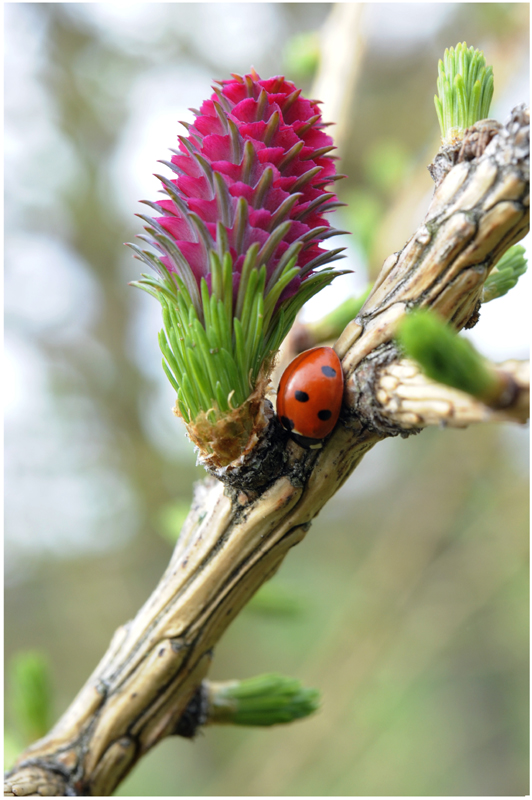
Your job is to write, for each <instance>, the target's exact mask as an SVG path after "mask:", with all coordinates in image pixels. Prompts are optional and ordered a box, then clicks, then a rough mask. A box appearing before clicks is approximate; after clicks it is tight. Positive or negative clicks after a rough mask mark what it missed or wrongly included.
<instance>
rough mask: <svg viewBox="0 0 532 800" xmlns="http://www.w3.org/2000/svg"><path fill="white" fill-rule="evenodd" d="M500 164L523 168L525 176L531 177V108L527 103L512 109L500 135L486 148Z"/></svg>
mask: <svg viewBox="0 0 532 800" xmlns="http://www.w3.org/2000/svg"><path fill="white" fill-rule="evenodd" d="M486 155H489V156H492V157H493V158H494V160H495V162H496V163H497V165H498V166H501V167H505V166H514V167H519V168H520V169H521V170H522V174H523V178H524V179H525V180H529V178H530V109H529V108H528V107H527V105H526V103H521V105H518V106H516V107H515V108H514V109H512V112H511V114H510V117H509V118H508V120H507V121H506V123H505V125H504V127H503V128H501V130H500V132H499V135H498V137H497V138H496V139H495V140H494V141H493V142H492V143H491V144H490V146H489V148H486Z"/></svg>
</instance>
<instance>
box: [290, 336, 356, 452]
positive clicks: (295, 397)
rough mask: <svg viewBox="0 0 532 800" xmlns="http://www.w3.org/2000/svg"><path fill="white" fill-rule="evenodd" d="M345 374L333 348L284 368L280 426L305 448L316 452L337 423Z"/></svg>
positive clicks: (321, 349) (308, 352) (311, 353)
mask: <svg viewBox="0 0 532 800" xmlns="http://www.w3.org/2000/svg"><path fill="white" fill-rule="evenodd" d="M343 394H344V373H343V371H342V365H341V363H340V359H339V358H338V356H337V355H336V353H335V352H334V350H333V349H332V347H314V348H313V349H312V350H306V351H305V352H304V353H301V354H300V355H298V356H297V358H295V359H294V360H293V361H292V362H291V363H290V364H289V365H288V366H287V368H286V369H285V371H284V372H283V375H282V377H281V381H280V383H279V389H278V392H277V416H278V417H279V420H280V422H281V425H282V426H283V427H284V428H286V429H287V430H289V431H290V433H291V435H292V438H293V439H295V440H296V442H297V443H298V444H300V445H301V446H302V447H306V448H311V449H317V448H319V447H321V446H322V444H323V442H322V440H323V439H325V437H326V436H328V435H329V434H330V433H331V431H332V430H333V428H334V426H335V425H336V423H337V422H338V416H339V414H340V408H341V406H342V397H343Z"/></svg>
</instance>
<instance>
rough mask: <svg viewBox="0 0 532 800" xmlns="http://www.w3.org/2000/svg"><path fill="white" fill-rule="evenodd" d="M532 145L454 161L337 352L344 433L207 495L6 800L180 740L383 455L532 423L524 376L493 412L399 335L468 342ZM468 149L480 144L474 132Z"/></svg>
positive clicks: (512, 366)
mask: <svg viewBox="0 0 532 800" xmlns="http://www.w3.org/2000/svg"><path fill="white" fill-rule="evenodd" d="M528 138H529V115H528V111H527V110H525V109H524V108H523V107H520V108H518V109H516V110H515V111H514V112H513V114H512V117H511V119H510V121H509V123H508V124H507V125H506V126H505V127H503V128H500V130H498V133H497V135H495V136H494V138H492V140H491V142H490V143H489V144H488V145H487V146H485V142H484V145H483V146H482V147H481V148H480V152H479V150H478V147H477V149H476V150H475V151H472V150H471V148H470V149H469V151H468V148H467V146H462V147H460V148H457V149H456V150H455V151H454V152H449V150H448V149H447V151H446V153H445V164H446V165H445V167H444V169H443V175H442V174H440V175H439V184H438V186H437V189H436V192H435V194H434V197H433V199H432V202H431V204H430V206H429V209H428V212H427V216H426V218H425V221H424V222H423V224H422V225H421V226H420V228H419V229H418V230H417V231H416V233H415V234H414V236H412V238H411V239H410V240H409V242H408V243H407V244H406V245H405V247H404V248H403V250H402V251H401V252H400V253H396V254H394V255H392V256H390V258H389V259H387V261H386V262H385V264H384V266H383V268H382V270H381V273H380V275H379V277H378V280H377V282H376V284H375V286H374V288H373V291H372V293H371V295H370V296H369V298H368V300H367V301H366V303H365V305H364V307H363V308H362V310H361V312H360V314H359V315H358V317H357V319H356V320H354V321H353V322H351V323H350V324H349V325H348V326H347V328H346V330H345V331H344V333H343V334H342V336H341V337H340V339H339V341H338V343H337V345H336V348H337V351H338V352H339V354H340V355H341V357H342V359H343V367H344V371H345V374H346V387H347V388H346V393H345V398H344V400H345V404H344V411H343V415H342V420H341V424H340V425H338V426H337V428H336V430H335V432H334V433H333V435H332V436H331V438H330V439H329V440H328V441H327V443H326V445H325V446H324V448H323V449H322V450H321V451H303V450H302V449H301V448H300V447H299V446H298V445H297V444H295V443H294V442H289V443H288V445H287V446H286V445H285V444H284V440H281V439H280V438H279V436H278V434H279V431H278V427H277V425H278V424H277V421H276V419H275V417H272V419H271V421H270V424H269V426H268V429H267V431H266V433H265V434H264V438H263V443H262V445H261V443H259V445H258V446H257V447H256V448H255V450H254V451H253V454H252V458H251V462H250V467H251V468H250V467H248V469H247V471H246V470H244V468H243V469H242V471H241V473H240V474H237V475H235V476H233V479H232V483H231V485H224V483H223V482H221V481H220V480H214V479H212V478H210V479H207V480H206V481H203V482H202V483H201V484H199V486H198V487H197V491H196V495H195V498H194V502H193V505H192V508H191V511H190V514H189V516H188V518H187V521H186V523H185V525H184V528H183V530H182V533H181V536H180V538H179V540H178V543H177V545H176V548H175V550H174V553H173V556H172V559H171V561H170V564H169V566H168V568H167V570H166V572H165V573H164V575H163V577H162V578H161V581H160V583H159V585H158V586H157V587H156V589H155V590H154V592H153V594H152V595H151V596H150V597H149V598H148V600H147V601H146V603H145V604H144V606H143V607H142V608H141V609H140V611H139V612H138V614H137V616H136V617H135V619H134V620H132V621H131V622H129V623H127V624H126V625H125V626H123V627H122V628H119V629H118V630H117V632H116V633H115V636H114V638H113V640H112V642H111V645H110V647H109V650H108V652H107V653H106V654H105V656H104V657H103V659H102V661H101V662H100V664H99V665H98V666H97V667H96V669H95V671H94V672H93V674H92V675H91V676H90V678H89V679H88V681H87V683H86V684H85V686H84V687H83V688H82V689H81V691H80V693H79V694H78V696H77V697H76V699H75V700H74V702H73V703H72V705H71V706H70V708H69V709H68V710H67V711H66V713H65V714H64V715H63V717H62V718H61V719H60V720H59V722H58V723H57V724H56V726H55V727H54V728H53V729H52V730H51V731H50V733H49V734H48V735H47V736H46V737H45V738H43V739H41V740H40V741H38V742H36V743H35V744H34V745H32V746H31V747H29V748H28V749H27V750H26V751H25V752H24V753H23V754H22V755H21V756H20V758H19V760H18V762H17V764H16V766H15V767H14V768H13V770H12V771H11V772H10V774H9V775H8V777H7V781H6V784H5V792H6V794H8V795H17V796H22V795H65V794H69V795H79V794H90V795H107V794H111V793H112V792H113V790H114V789H115V788H116V786H117V785H118V784H119V783H120V781H121V780H122V779H123V778H124V776H125V775H126V774H127V773H128V772H129V770H130V769H131V767H132V766H133V765H134V763H135V762H136V761H137V760H138V759H139V758H141V757H142V756H143V755H144V754H145V753H146V752H147V751H148V750H150V749H151V747H153V746H154V745H155V744H157V742H159V741H160V740H161V739H162V738H164V737H165V736H169V735H172V734H176V733H179V732H180V720H182V718H183V714H184V712H185V711H186V709H187V706H188V704H189V702H190V701H191V699H192V698H193V697H194V696H196V695H197V692H198V690H199V689H200V687H201V684H202V682H203V681H204V679H205V677H206V675H207V673H208V668H209V664H210V662H211V659H212V654H213V648H214V646H215V645H216V642H217V641H218V640H219V638H220V636H221V635H222V634H223V632H224V631H225V629H226V628H227V626H228V625H229V623H230V622H231V621H232V620H233V619H234V618H235V616H236V615H237V614H238V613H239V612H240V610H241V609H242V607H243V606H244V605H245V604H246V602H247V601H248V600H249V598H250V597H251V596H252V595H253V594H254V593H255V592H256V591H257V589H258V588H259V587H260V586H261V584H262V583H264V581H266V580H268V579H269V578H270V577H271V576H272V575H273V574H274V573H275V571H276V570H277V569H278V567H279V565H280V564H281V562H282V560H283V559H284V557H285V556H286V554H287V553H288V550H289V549H290V548H291V547H293V546H294V545H295V544H297V543H299V542H300V541H301V540H302V539H303V537H304V536H305V534H306V532H307V531H308V529H309V527H310V525H311V522H312V519H313V518H314V517H315V516H316V515H317V514H318V513H319V511H320V509H321V508H322V507H323V506H324V505H325V503H326V502H327V501H328V500H329V498H330V497H332V495H333V494H334V493H335V492H336V491H337V490H338V489H339V487H340V486H341V485H342V484H343V483H344V481H345V480H346V479H347V477H348V476H349V475H350V474H351V472H352V471H353V470H354V469H355V468H356V467H357V466H358V464H359V463H360V461H361V459H362V457H363V456H364V454H365V453H366V452H367V451H368V450H369V449H370V448H371V447H373V446H374V445H375V444H376V443H377V442H379V441H381V440H383V439H385V438H387V437H388V436H395V435H403V436H407V435H409V433H411V432H412V431H413V430H419V429H420V428H422V427H423V426H425V425H431V424H438V423H440V422H444V423H447V424H451V425H452V424H457V425H461V424H468V423H469V422H472V421H485V420H488V419H517V420H523V419H524V418H525V416H526V414H525V405H526V404H525V398H526V396H527V392H528V373H527V371H526V368H525V366H524V365H520V364H517V363H515V362H514V363H507V364H506V365H502V366H501V368H500V369H501V370H503V372H505V373H507V374H508V375H509V376H510V377H511V379H512V380H513V381H514V383H515V386H516V387H517V389H516V391H515V392H513V394H512V395H511V398H510V400H509V402H508V403H507V407H506V408H505V409H500V410H498V411H494V410H490V409H489V408H488V407H487V406H484V405H483V404H481V403H478V401H474V400H473V399H472V398H469V397H468V396H467V395H463V394H462V393H459V392H456V391H455V390H452V389H449V388H448V387H442V386H441V385H439V384H435V383H434V382H431V381H428V380H427V379H425V378H423V377H422V376H421V375H420V374H419V371H418V370H417V368H416V367H415V366H413V365H412V364H411V362H405V361H404V359H402V355H401V353H400V351H399V349H398V346H397V345H396V344H395V343H394V340H393V336H394V332H395V330H396V328H397V325H398V322H399V321H400V320H401V319H402V318H403V317H404V315H405V314H406V313H407V312H408V311H409V310H410V309H412V308H414V307H419V306H425V307H431V308H433V309H435V310H437V311H438V312H439V314H440V315H441V316H442V317H444V318H445V319H448V320H450V321H451V322H452V324H453V325H454V326H455V327H456V328H457V329H460V328H462V327H467V326H470V325H471V324H474V321H475V318H476V316H477V314H478V307H479V304H480V297H481V290H482V286H483V283H484V281H485V279H486V277H487V276H488V274H489V272H490V269H491V268H492V266H493V265H494V264H495V263H496V261H497V260H498V259H499V258H500V257H501V256H502V255H503V253H504V252H505V251H506V250H507V249H508V248H509V247H510V246H511V245H513V244H514V243H515V242H517V241H519V240H520V239H521V238H522V237H523V236H524V235H525V233H526V232H527V230H528V204H529V146H528ZM469 139H470V141H471V142H473V141H474V142H477V144H478V135H477V134H476V132H475V131H472V132H470V133H469ZM464 145H467V136H466V140H465V142H464ZM459 151H460V152H459ZM440 155H441V154H440ZM440 162H441V159H440ZM440 165H441V163H440ZM266 462H268V469H267V470H266V472H262V473H261V469H260V467H261V464H262V465H264V464H265V463H266ZM261 474H262V475H263V481H264V482H263V483H261V482H260V479H259V478H257V476H260V475H261ZM264 475H267V477H266V478H264Z"/></svg>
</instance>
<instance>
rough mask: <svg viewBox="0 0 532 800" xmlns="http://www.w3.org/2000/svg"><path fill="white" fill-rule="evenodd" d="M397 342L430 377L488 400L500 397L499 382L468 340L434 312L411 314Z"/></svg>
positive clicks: (401, 327) (402, 327)
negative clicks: (498, 393) (497, 395)
mask: <svg viewBox="0 0 532 800" xmlns="http://www.w3.org/2000/svg"><path fill="white" fill-rule="evenodd" d="M397 339H398V340H399V343H400V344H401V346H402V348H403V350H404V351H405V353H406V355H407V356H408V357H409V358H412V359H414V360H415V361H417V362H418V364H419V365H420V367H421V369H422V370H423V372H424V373H425V375H427V376H428V377H429V378H432V380H435V381H438V383H444V384H446V385H447V386H452V387H453V388H455V389H460V390H461V391H462V392H467V393H468V394H470V395H472V396H473V397H477V398H478V399H480V400H483V401H485V402H486V401H487V399H488V398H491V397H493V395H495V394H497V391H498V388H499V386H500V379H499V377H498V376H497V374H496V373H495V372H494V370H493V369H492V368H491V367H490V366H489V364H488V363H487V362H486V360H485V359H484V358H483V357H482V356H481V355H480V353H478V352H477V351H476V350H475V348H474V347H473V345H472V344H470V342H469V341H468V340H467V339H464V338H462V337H461V336H458V335H457V334H456V332H455V331H454V330H453V329H452V328H451V327H450V326H449V325H447V324H446V323H445V322H443V320H442V319H440V317H438V316H437V314H435V313H434V312H432V311H428V310H425V309H420V310H418V311H414V312H413V313H411V314H408V315H407V316H406V317H405V319H404V320H403V322H402V323H401V325H400V327H399V330H398V332H397Z"/></svg>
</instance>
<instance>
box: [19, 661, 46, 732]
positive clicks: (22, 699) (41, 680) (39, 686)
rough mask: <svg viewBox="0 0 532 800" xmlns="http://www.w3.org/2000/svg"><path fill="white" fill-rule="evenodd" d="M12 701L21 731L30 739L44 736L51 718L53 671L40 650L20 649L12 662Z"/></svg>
mask: <svg viewBox="0 0 532 800" xmlns="http://www.w3.org/2000/svg"><path fill="white" fill-rule="evenodd" d="M10 683H11V702H12V707H13V712H14V715H15V718H16V720H17V723H18V725H19V727H20V730H21V733H22V735H23V736H24V738H25V739H26V740H27V741H33V740H34V739H39V738H40V737H41V736H44V735H45V733H46V732H47V730H48V728H49V727H50V722H51V704H52V689H51V672H50V665H49V662H48V659H47V657H46V655H45V654H44V653H41V652H39V651H28V652H25V653H17V655H15V656H14V657H13V659H12V661H11V664H10Z"/></svg>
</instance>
